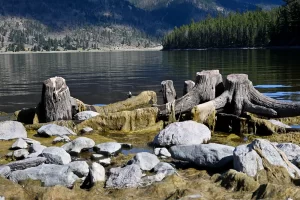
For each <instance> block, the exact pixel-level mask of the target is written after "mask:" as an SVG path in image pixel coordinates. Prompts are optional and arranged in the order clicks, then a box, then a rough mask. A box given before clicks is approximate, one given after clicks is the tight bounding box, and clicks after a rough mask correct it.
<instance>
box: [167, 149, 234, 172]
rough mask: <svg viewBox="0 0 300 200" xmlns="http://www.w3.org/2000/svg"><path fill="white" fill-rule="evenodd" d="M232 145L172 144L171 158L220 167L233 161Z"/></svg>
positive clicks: (203, 165) (198, 164) (199, 164)
mask: <svg viewBox="0 0 300 200" xmlns="http://www.w3.org/2000/svg"><path fill="white" fill-rule="evenodd" d="M233 150H234V147H231V146H226V145H222V144H215V143H210V144H199V145H184V146H173V147H171V148H170V152H171V154H172V158H174V159H178V160H184V161H188V162H191V163H193V164H195V165H197V166H201V167H211V168H222V167H224V166H226V165H228V164H229V163H232V161H233Z"/></svg>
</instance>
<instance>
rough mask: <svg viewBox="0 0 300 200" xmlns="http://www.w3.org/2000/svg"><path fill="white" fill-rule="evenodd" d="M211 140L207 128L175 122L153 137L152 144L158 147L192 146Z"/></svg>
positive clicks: (192, 122) (189, 123)
mask: <svg viewBox="0 0 300 200" xmlns="http://www.w3.org/2000/svg"><path fill="white" fill-rule="evenodd" d="M210 138H211V132H210V130H209V128H207V126H205V125H203V124H200V123H197V122H195V121H184V122H175V123H172V124H170V125H168V126H167V127H166V128H165V129H163V130H162V131H160V132H159V133H158V135H157V136H155V138H154V141H153V143H154V144H155V145H158V146H173V145H194V144H202V143H206V142H208V141H209V140H210Z"/></svg>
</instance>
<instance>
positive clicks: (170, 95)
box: [161, 80, 177, 103]
mask: <svg viewBox="0 0 300 200" xmlns="http://www.w3.org/2000/svg"><path fill="white" fill-rule="evenodd" d="M161 90H162V94H163V101H164V103H169V102H173V101H174V100H175V99H176V98H177V96H176V91H175V88H174V85H173V81H171V80H166V81H163V82H161Z"/></svg>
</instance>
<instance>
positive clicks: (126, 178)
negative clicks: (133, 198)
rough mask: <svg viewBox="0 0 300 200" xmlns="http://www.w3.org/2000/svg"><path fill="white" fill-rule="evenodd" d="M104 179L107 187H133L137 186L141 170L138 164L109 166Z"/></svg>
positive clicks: (140, 177)
mask: <svg viewBox="0 0 300 200" xmlns="http://www.w3.org/2000/svg"><path fill="white" fill-rule="evenodd" d="M109 173H110V175H109V178H108V180H107V181H106V187H107V188H134V187H138V186H139V184H140V182H141V179H142V175H143V174H142V170H141V169H140V167H139V166H138V165H135V164H132V165H127V166H125V167H123V168H121V167H118V168H111V169H110V171H109Z"/></svg>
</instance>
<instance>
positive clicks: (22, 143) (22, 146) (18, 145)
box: [11, 138, 28, 150]
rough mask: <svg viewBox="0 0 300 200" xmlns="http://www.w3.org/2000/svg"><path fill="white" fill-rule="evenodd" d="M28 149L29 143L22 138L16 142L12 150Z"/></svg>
mask: <svg viewBox="0 0 300 200" xmlns="http://www.w3.org/2000/svg"><path fill="white" fill-rule="evenodd" d="M27 147H28V145H27V143H26V142H25V141H24V140H23V139H22V138H19V139H17V141H15V142H14V143H13V144H12V145H11V149H13V150H16V149H26V148H27Z"/></svg>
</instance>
